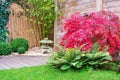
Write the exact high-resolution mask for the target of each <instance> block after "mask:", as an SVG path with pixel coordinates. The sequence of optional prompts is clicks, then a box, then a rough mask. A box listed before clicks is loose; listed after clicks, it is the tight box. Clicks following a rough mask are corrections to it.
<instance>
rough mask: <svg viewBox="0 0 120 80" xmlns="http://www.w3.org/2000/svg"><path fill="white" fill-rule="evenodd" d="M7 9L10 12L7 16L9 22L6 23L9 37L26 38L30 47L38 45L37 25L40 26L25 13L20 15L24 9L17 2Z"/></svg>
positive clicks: (38, 31) (38, 32)
mask: <svg viewBox="0 0 120 80" xmlns="http://www.w3.org/2000/svg"><path fill="white" fill-rule="evenodd" d="M9 10H10V12H11V14H10V16H9V22H8V24H7V27H8V30H9V32H10V34H9V37H10V38H13V39H15V38H25V39H27V40H28V43H29V47H30V48H32V47H35V46H39V40H40V36H39V35H40V30H39V29H38V27H40V26H39V25H36V24H35V23H33V22H30V20H29V19H28V18H27V17H26V16H25V15H22V14H21V12H23V11H24V10H23V9H22V7H21V6H19V5H18V4H16V3H13V4H12V5H11V6H10V9H9Z"/></svg>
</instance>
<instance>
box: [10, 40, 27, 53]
mask: <svg viewBox="0 0 120 80" xmlns="http://www.w3.org/2000/svg"><path fill="white" fill-rule="evenodd" d="M11 45H12V51H13V52H17V51H18V48H19V47H23V48H24V49H25V51H27V50H28V41H27V40H25V39H23V38H16V39H14V40H13V41H12V42H11Z"/></svg>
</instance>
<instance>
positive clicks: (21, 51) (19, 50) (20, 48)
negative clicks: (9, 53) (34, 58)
mask: <svg viewBox="0 0 120 80" xmlns="http://www.w3.org/2000/svg"><path fill="white" fill-rule="evenodd" d="M17 52H18V53H19V54H24V53H25V48H24V47H19V48H18V51H17Z"/></svg>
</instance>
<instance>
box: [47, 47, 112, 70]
mask: <svg viewBox="0 0 120 80" xmlns="http://www.w3.org/2000/svg"><path fill="white" fill-rule="evenodd" d="M61 52H62V53H61ZM111 60H112V58H111V56H110V55H109V53H108V52H106V51H98V49H96V48H95V47H94V46H93V49H92V50H89V51H80V50H79V49H75V48H73V49H66V50H65V51H64V50H62V51H61V50H60V51H59V50H58V51H55V52H53V55H52V56H51V58H50V60H49V62H48V63H49V64H50V65H52V66H54V67H56V68H59V69H60V70H67V69H69V68H76V69H81V68H83V67H92V68H98V67H100V66H102V65H104V64H106V63H108V62H109V61H111Z"/></svg>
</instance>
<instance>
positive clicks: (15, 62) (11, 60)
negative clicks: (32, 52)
mask: <svg viewBox="0 0 120 80" xmlns="http://www.w3.org/2000/svg"><path fill="white" fill-rule="evenodd" d="M47 60H48V57H43V56H0V70H1V69H11V68H20V67H26V66H37V65H42V64H45V63H46V62H47Z"/></svg>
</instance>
